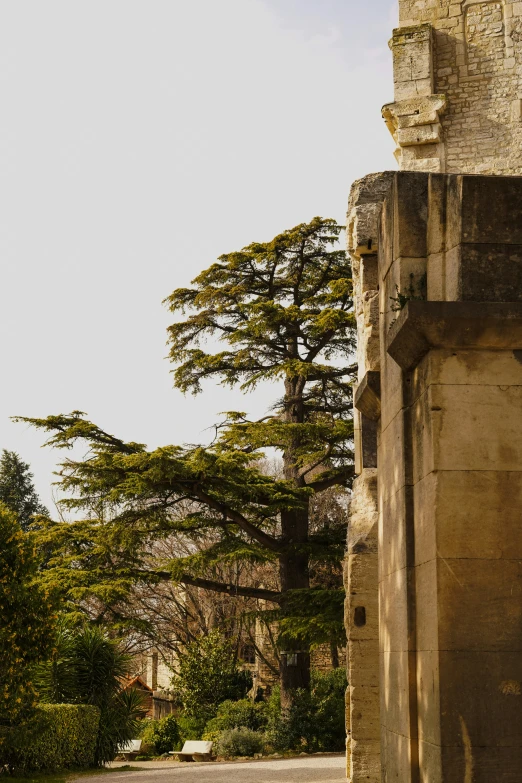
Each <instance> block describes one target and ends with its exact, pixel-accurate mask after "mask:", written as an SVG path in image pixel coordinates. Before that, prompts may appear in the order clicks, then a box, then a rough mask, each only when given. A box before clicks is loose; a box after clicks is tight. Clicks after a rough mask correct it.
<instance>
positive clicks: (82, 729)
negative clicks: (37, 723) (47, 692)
mask: <svg viewBox="0 0 522 783" xmlns="http://www.w3.org/2000/svg"><path fill="white" fill-rule="evenodd" d="M38 710H39V712H40V713H41V715H40V717H41V718H42V724H41V726H42V728H41V730H40V731H39V732H38V733H37V734H36V735H35V736H34V737H33V738H32V739H31V741H30V742H29V743H28V744H27V747H24V748H20V749H19V751H18V754H17V755H18V758H17V761H16V764H15V766H16V767H19V768H22V769H26V770H35V771H37V770H39V771H45V772H54V771H56V770H60V769H67V768H69V767H80V768H81V767H92V766H93V765H94V752H95V749H96V738H97V735H98V724H99V722H100V710H99V709H98V707H93V706H91V705H87V704H42V705H40V707H39V708H38Z"/></svg>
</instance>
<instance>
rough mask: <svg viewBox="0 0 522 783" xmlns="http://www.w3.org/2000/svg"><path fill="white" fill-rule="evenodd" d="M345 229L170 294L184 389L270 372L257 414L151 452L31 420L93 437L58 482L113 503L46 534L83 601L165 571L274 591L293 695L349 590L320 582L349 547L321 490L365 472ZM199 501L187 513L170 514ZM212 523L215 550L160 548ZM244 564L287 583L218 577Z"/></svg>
mask: <svg viewBox="0 0 522 783" xmlns="http://www.w3.org/2000/svg"><path fill="white" fill-rule="evenodd" d="M340 232H341V227H340V226H339V225H337V223H336V222H335V221H333V220H329V219H322V218H315V219H314V220H312V221H311V222H310V223H309V224H301V225H299V226H296V227H295V228H293V229H291V230H289V231H286V232H284V233H283V234H280V235H278V236H277V237H275V239H273V240H272V241H271V242H268V243H254V244H252V245H249V246H248V247H246V248H244V249H243V250H241V251H239V252H235V253H230V254H227V255H224V256H221V257H220V259H219V260H218V262H217V263H215V264H213V265H212V266H211V267H210V268H209V269H207V270H206V271H205V272H203V273H202V274H200V275H199V276H198V277H197V278H196V279H195V280H194V282H193V284H192V286H191V287H190V288H184V289H178V290H176V291H174V293H173V294H172V295H171V296H170V297H169V299H168V304H169V306H170V308H171V310H172V311H173V312H174V313H176V314H179V313H181V314H182V316H183V317H182V318H181V319H180V320H178V321H177V322H176V323H174V324H173V325H172V326H171V327H170V330H169V332H170V344H171V359H172V361H173V362H174V363H175V364H176V370H175V372H174V379H175V386H176V387H177V388H178V389H180V390H181V391H183V392H193V393H199V392H201V391H202V384H203V382H204V381H206V380H207V379H211V380H218V381H220V382H221V383H223V384H226V385H229V386H234V385H236V384H239V385H240V387H241V389H242V390H243V391H244V392H248V391H251V390H252V389H254V388H255V387H256V386H257V384H259V383H261V382H265V381H268V382H271V383H272V385H273V389H274V401H273V406H272V409H271V410H270V411H269V412H268V413H267V415H266V416H264V417H263V418H261V419H260V420H251V419H249V417H248V416H247V415H246V414H245V413H242V412H237V411H233V412H229V413H228V414H227V415H226V417H225V420H224V421H223V422H222V423H221V424H220V425H218V426H217V427H216V438H215V441H214V443H213V444H212V445H211V446H210V447H208V448H202V447H191V448H182V447H175V446H167V447H164V448H159V449H156V450H155V451H152V452H150V451H147V450H146V449H145V447H144V446H143V445H141V444H137V443H127V442H124V441H122V440H120V439H118V438H116V437H114V436H113V435H111V434H109V433H108V432H106V431H104V430H102V429H100V428H99V427H97V426H96V425H94V424H92V423H91V422H89V421H88V420H87V419H86V418H85V416H84V415H83V414H82V413H80V412H73V413H72V414H70V415H68V416H64V415H60V416H50V417H48V418H47V419H24V420H25V421H29V422H31V423H32V424H34V425H35V426H37V427H40V428H42V429H44V430H46V431H47V432H48V433H51V435H50V438H49V441H48V443H50V444H51V445H53V446H57V447H61V448H70V447H71V446H72V445H73V444H74V443H75V442H76V441H77V440H83V441H86V442H87V443H88V444H89V446H90V449H91V453H90V454H89V456H88V457H87V458H86V459H85V460H82V461H74V460H67V461H66V462H65V463H63V467H62V471H61V484H62V489H64V490H65V491H70V492H71V493H72V494H73V495H74V497H71V498H69V499H68V500H67V501H65V502H66V503H67V504H68V505H69V506H72V507H76V508H87V509H89V512H90V514H91V515H92V513H93V509H98V510H99V509H100V508H101V507H102V506H103V507H104V508H110V509H111V513H110V514H108V515H105V514H104V515H101V516H99V518H98V519H97V520H94V521H93V520H92V519H89V520H87V521H84V522H78V523H74V524H72V525H68V526H66V527H64V525H63V524H57V525H50V527H49V528H48V529H47V530H46V531H44V533H43V535H44V537H45V536H46V537H47V538H46V541H47V545H49V542H52V541H54V546H56V547H57V550H56V551H57V555H56V557H55V559H54V561H51V563H50V565H51V566H52V565H53V563H54V567H55V569H58V570H61V574H62V578H63V580H64V583H66V584H67V585H68V587H69V588H70V589H72V590H73V591H74V595H75V596H76V598H78V596H81V595H82V594H89V595H93V594H94V595H96V596H97V597H98V599H99V600H100V602H102V603H103V604H104V605H105V606H106V605H109V604H111V602H112V603H113V604H115V603H117V602H121V601H122V600H123V599H124V597H125V594H126V591H128V589H129V587H130V585H131V584H133V583H135V582H136V581H139V580H142V581H146V580H160V579H169V580H174V581H178V582H180V583H184V584H188V585H195V586H198V587H203V588H205V589H208V590H214V591H220V592H225V593H228V594H230V595H232V596H233V595H242V596H247V597H252V598H258V599H261V600H263V601H265V602H269V603H270V605H273V606H274V607H276V608H277V611H276V613H275V614H274V617H277V618H278V619H279V621H280V623H281V627H282V644H283V647H284V650H283V653H284V654H283V655H282V656H281V660H282V668H281V686H282V696H283V700H284V701H287V702H288V701H289V700H290V699H291V694H292V691H293V690H294V689H296V688H302V687H304V688H307V687H308V686H309V683H310V654H309V651H310V644H311V643H315V642H319V641H321V642H324V641H331V640H332V639H339V638H340V636H341V634H342V600H343V595H342V590H340V589H339V588H336V589H328V588H324V589H323V588H321V587H314V588H311V587H310V563H311V562H314V564H315V566H316V567H317V564H318V563H319V562H322V563H323V564H326V565H327V564H328V563H331V564H332V565H335V567H338V565H339V562H340V560H341V559H342V555H343V549H344V530H340V529H339V528H338V527H335V526H334V527H333V528H332V527H330V526H329V525H328V524H326V525H324V526H323V527H322V528H320V529H318V530H313V531H312V530H311V527H310V502H311V498H312V497H313V496H314V495H317V494H318V493H321V492H324V491H325V490H327V489H329V488H330V487H334V486H340V487H347V486H349V485H350V482H351V479H352V476H353V454H352V437H353V423H352V416H351V383H352V381H353V378H354V373H355V366H354V364H353V347H354V314H353V309H352V298H351V296H352V281H351V271H350V267H349V264H348V261H347V259H346V254H345V253H344V251H343V250H339V249H338V248H337V243H338V239H339V235H340ZM219 343H220V345H219ZM216 344H218V349H216V350H215V351H211V350H210V347H214V346H215V345H216ZM219 348H221V349H219ZM265 449H276V450H277V451H278V452H279V453H280V455H281V457H282V460H283V477H282V478H273V477H270V476H267V475H266V474H264V473H263V472H262V471H261V470H260V469H259V462H260V460H261V459H262V457H263V455H264V453H265ZM187 501H189V504H188V508H189V511H188V512H187V514H186V515H183V516H182V517H181V518H180V516H179V515H177V514H173V510H174V509H176V508H177V507H178V506H179V504H180V503H182V502H183V503H186V502H187ZM102 517H103V518H102ZM209 531H212V532H213V534H214V535H217V538H216V542H215V543H214V544H213V545H212V546H210V547H208V548H207V549H205V550H204V551H195V552H194V554H189V555H188V556H186V557H183V558H176V559H174V560H172V561H169V562H163V563H158V561H157V560H155V559H154V558H153V557H151V555H150V552H151V546H152V544H153V542H154V541H155V540H159V539H161V538H164V537H166V536H167V535H172V534H179V535H183V536H184V537H189V538H190V537H192V538H193V539H194V540H197V539H198V537H200V536H202V535H205V533H208V532H209ZM237 561H241V562H243V563H244V562H250V563H257V564H263V563H273V564H274V565H275V566H276V567H277V570H278V585H277V589H266V588H265V587H262V586H260V585H251V584H245V583H244V582H243V583H241V584H224V583H220V582H218V581H216V580H215V579H213V578H212V569H213V566H214V565H215V564H217V563H223V562H230V563H232V562H237ZM71 565H74V568H72V569H71V567H70V566H71ZM82 591H84V592H83V593H82Z"/></svg>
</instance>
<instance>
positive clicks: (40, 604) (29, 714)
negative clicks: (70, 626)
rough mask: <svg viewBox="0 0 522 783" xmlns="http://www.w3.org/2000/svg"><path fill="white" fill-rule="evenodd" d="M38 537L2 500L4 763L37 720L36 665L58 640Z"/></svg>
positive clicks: (0, 700) (0, 719)
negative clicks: (41, 572)
mask: <svg viewBox="0 0 522 783" xmlns="http://www.w3.org/2000/svg"><path fill="white" fill-rule="evenodd" d="M39 562H40V560H39V557H38V554H37V552H36V547H35V540H34V536H33V535H31V534H27V533H25V532H24V531H23V530H22V529H21V527H20V525H19V523H18V520H17V518H16V515H15V514H14V513H13V512H12V511H10V510H9V509H7V508H6V507H5V506H4V505H3V504H1V503H0V614H1V618H2V619H1V622H0V660H1V662H2V666H1V668H0V767H1V766H3V765H4V764H7V765H9V764H10V761H11V757H12V754H13V753H14V752H15V751H16V748H17V747H18V746H19V745H20V744H21V743H23V742H24V741H26V740H27V732H30V731H31V730H32V727H33V723H34V722H35V719H36V702H37V693H36V687H35V684H34V682H33V676H32V675H33V672H34V667H35V665H36V664H37V663H39V662H40V661H41V660H42V659H44V658H45V656H46V655H48V654H50V652H51V649H52V645H53V641H54V627H55V619H56V616H55V614H54V611H55V605H54V596H53V593H52V590H51V589H50V585H48V586H47V587H44V586H43V585H42V584H41V583H40V582H39V580H38V579H37V576H38V567H39Z"/></svg>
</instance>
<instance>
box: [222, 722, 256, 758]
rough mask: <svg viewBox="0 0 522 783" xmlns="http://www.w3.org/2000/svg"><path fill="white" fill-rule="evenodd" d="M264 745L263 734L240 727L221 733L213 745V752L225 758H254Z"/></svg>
mask: <svg viewBox="0 0 522 783" xmlns="http://www.w3.org/2000/svg"><path fill="white" fill-rule="evenodd" d="M265 744H266V738H265V735H264V734H261V732H259V731H252V729H247V728H246V727H244V726H242V727H240V728H237V729H229V730H228V731H224V732H222V733H221V734H220V735H219V738H218V740H217V742H216V743H215V744H214V748H213V751H214V753H216V754H217V755H218V756H224V757H225V758H233V757H234V756H254V755H255V754H256V753H262V751H263V748H264V746H265Z"/></svg>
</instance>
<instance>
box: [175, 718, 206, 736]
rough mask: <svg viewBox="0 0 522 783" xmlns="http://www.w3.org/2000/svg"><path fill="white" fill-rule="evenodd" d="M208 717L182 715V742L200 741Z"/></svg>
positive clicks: (180, 724)
mask: <svg viewBox="0 0 522 783" xmlns="http://www.w3.org/2000/svg"><path fill="white" fill-rule="evenodd" d="M207 720H208V717H206V716H205V715H199V716H194V715H185V714H183V713H182V714H181V715H180V716H179V717H178V727H179V733H180V736H181V742H182V743H183V742H187V741H188V740H200V739H202V737H203V732H204V730H205V724H206V722H207Z"/></svg>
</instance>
